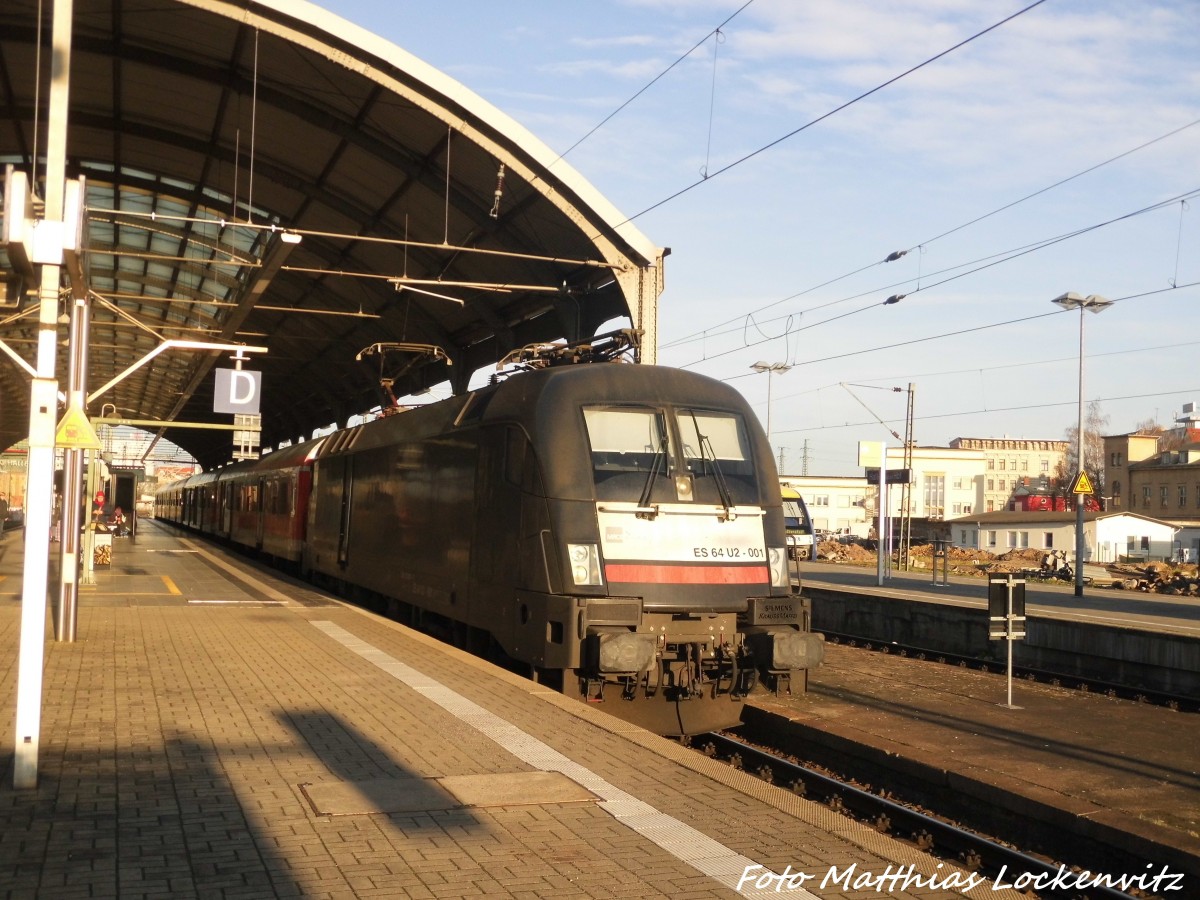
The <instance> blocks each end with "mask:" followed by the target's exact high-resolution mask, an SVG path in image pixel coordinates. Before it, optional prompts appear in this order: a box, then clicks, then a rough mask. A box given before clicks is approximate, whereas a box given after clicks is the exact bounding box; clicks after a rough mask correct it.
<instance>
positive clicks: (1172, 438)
mask: <svg viewBox="0 0 1200 900" xmlns="http://www.w3.org/2000/svg"><path fill="white" fill-rule="evenodd" d="M1136 430H1137V433H1138V434H1156V435H1158V449H1159V450H1178V449H1180V448H1181V447H1182V446H1183V445H1184V444H1186V443H1187V440H1186V436H1187V432H1186V430H1185V429H1172V428H1167V427H1166V426H1165V425H1159V424H1158V420H1157V419H1146V420H1145V421H1143V422H1138V424H1137V429H1136Z"/></svg>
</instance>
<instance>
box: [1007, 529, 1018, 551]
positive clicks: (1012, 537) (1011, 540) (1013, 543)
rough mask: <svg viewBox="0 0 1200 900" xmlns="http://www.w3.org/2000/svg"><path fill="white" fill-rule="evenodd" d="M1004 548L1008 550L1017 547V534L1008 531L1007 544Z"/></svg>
mask: <svg viewBox="0 0 1200 900" xmlns="http://www.w3.org/2000/svg"><path fill="white" fill-rule="evenodd" d="M1006 546H1008V547H1010V548H1016V547H1018V546H1019V544H1017V533H1016V532H1015V531H1010V532H1009V533H1008V544H1007V545H1006Z"/></svg>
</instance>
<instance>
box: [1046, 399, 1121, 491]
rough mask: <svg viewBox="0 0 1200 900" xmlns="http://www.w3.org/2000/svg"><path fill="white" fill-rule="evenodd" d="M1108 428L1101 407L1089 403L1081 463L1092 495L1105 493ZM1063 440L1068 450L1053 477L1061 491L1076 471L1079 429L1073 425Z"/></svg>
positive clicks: (1064, 434) (1084, 427)
mask: <svg viewBox="0 0 1200 900" xmlns="http://www.w3.org/2000/svg"><path fill="white" fill-rule="evenodd" d="M1106 427H1108V416H1106V415H1104V413H1103V412H1101V411H1100V404H1099V403H1097V402H1096V401H1095V400H1093V401H1092V402H1091V403H1089V404H1088V407H1087V413H1086V415H1085V416H1084V418H1083V463H1084V471H1086V472H1087V474H1088V478H1090V479H1091V482H1092V487H1093V488H1095V491H1096V493H1095V496H1096V497H1101V496H1103V494H1104V429H1105V428H1106ZM1063 438H1064V439H1065V440H1066V441H1067V443H1068V445H1069V447H1068V449H1067V453H1066V457H1065V458H1064V459H1063V462H1062V465H1061V466H1060V467H1059V469H1058V471H1056V472H1055V476H1056V477H1057V478H1058V483H1059V484H1060V485H1063V487H1064V489H1070V486H1071V480H1072V479H1073V478H1074V477H1075V474H1076V473H1077V472H1078V471H1079V426H1078V425H1077V424H1076V425H1072V426H1071V427H1069V428H1068V429H1067V430H1066V431H1065V432H1064V433H1063Z"/></svg>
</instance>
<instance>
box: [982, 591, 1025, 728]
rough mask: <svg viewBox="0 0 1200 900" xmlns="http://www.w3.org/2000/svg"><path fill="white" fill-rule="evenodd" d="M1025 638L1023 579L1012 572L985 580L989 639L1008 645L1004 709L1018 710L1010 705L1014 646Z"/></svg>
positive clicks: (1017, 707) (1011, 703) (1002, 704)
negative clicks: (1014, 643) (1006, 698)
mask: <svg viewBox="0 0 1200 900" xmlns="http://www.w3.org/2000/svg"><path fill="white" fill-rule="evenodd" d="M1024 637H1025V579H1024V578H1014V577H1013V574H1012V572H1006V573H1004V574H1003V575H1000V574H996V575H992V576H990V577H989V578H988V639H989V640H993V641H997V640H1003V641H1005V642H1006V643H1007V644H1008V648H1007V657H1008V666H1007V670H1008V679H1007V681H1008V702H1007V703H1001V704H998V705H1000V706H1003V707H1004V708H1005V709H1021V707H1019V706H1014V705H1013V702H1012V683H1013V642H1014V641H1018V640H1021V639H1022V638H1024Z"/></svg>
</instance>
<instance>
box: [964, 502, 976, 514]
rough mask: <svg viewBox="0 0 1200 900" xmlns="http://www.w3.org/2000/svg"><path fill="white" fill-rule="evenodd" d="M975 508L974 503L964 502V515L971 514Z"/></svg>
mask: <svg viewBox="0 0 1200 900" xmlns="http://www.w3.org/2000/svg"><path fill="white" fill-rule="evenodd" d="M973 509H974V504H972V503H964V504H963V515H964V516H969V515H970V514H971V511H972V510H973Z"/></svg>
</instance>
